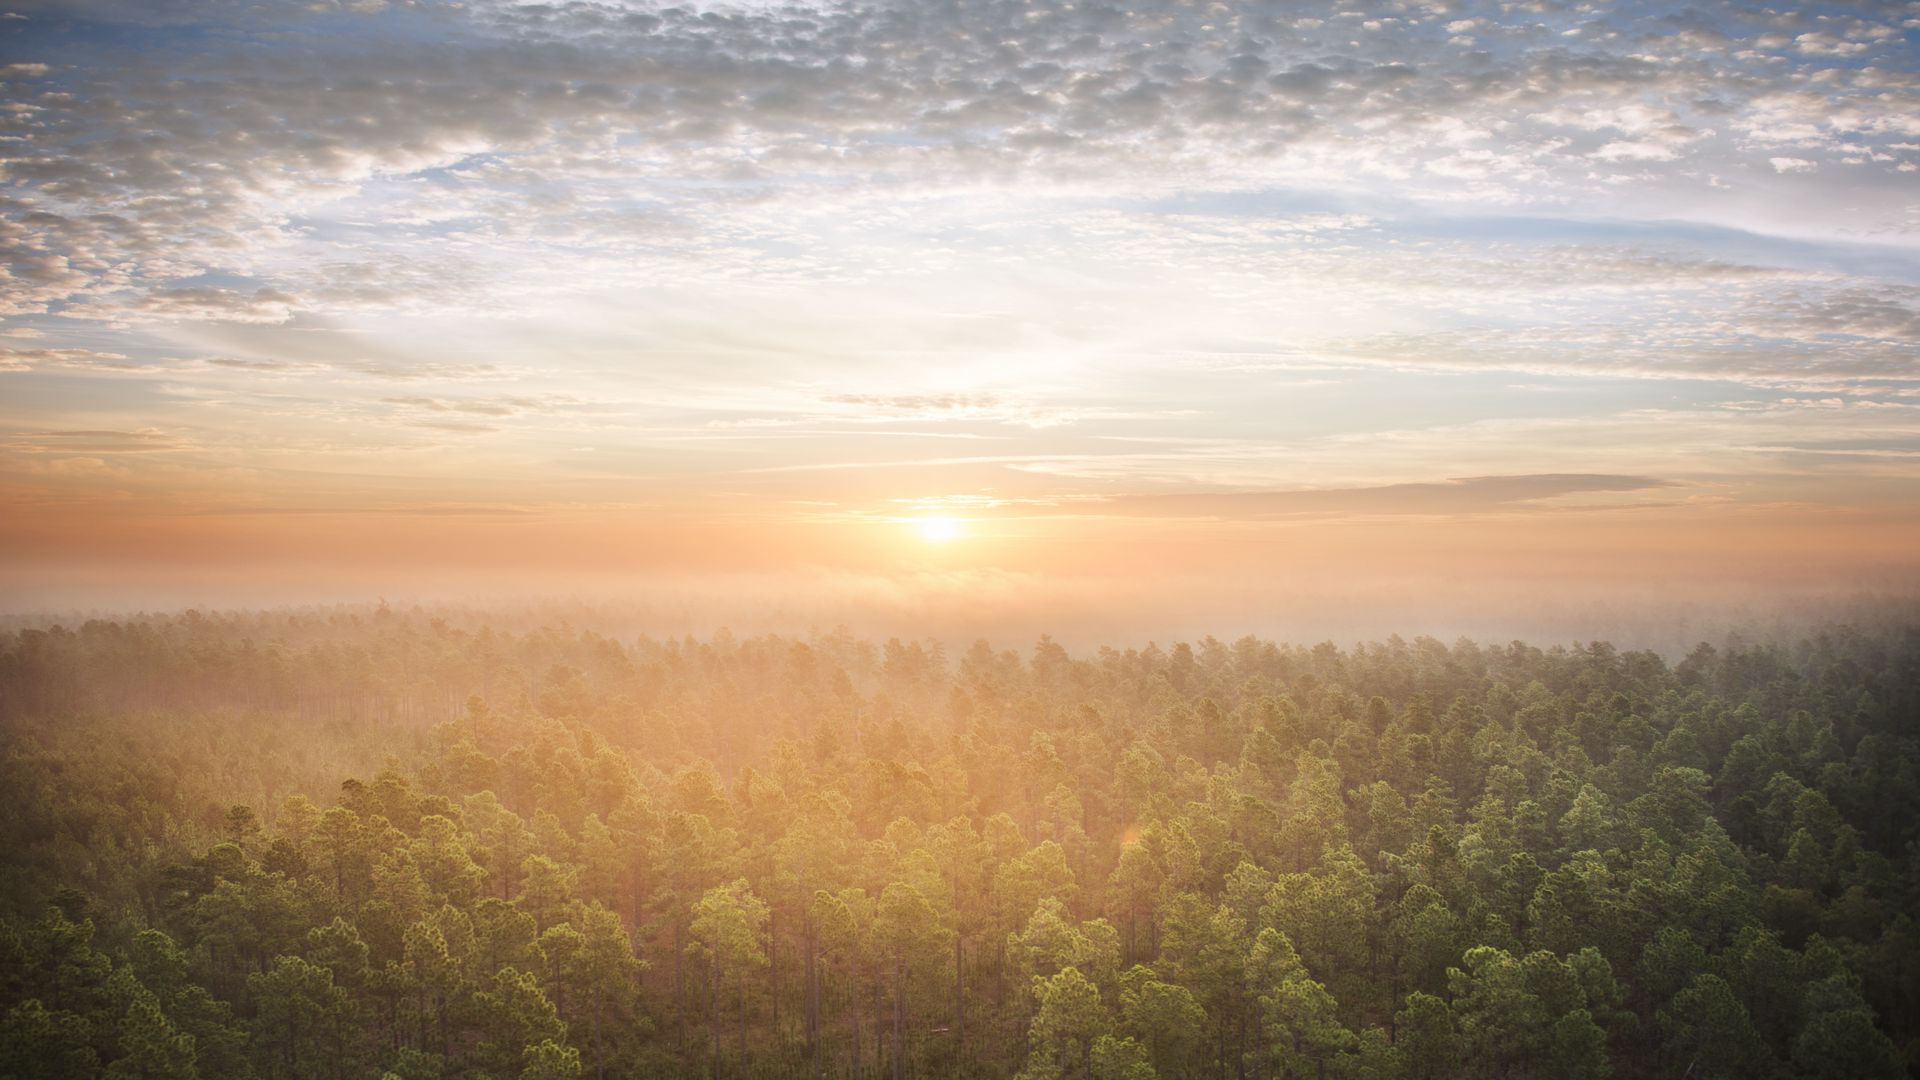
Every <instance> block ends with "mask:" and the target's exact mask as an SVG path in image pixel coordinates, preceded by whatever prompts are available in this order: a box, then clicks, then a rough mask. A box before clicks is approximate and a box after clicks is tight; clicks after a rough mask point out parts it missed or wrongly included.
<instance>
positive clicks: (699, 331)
mask: <svg viewBox="0 0 1920 1080" xmlns="http://www.w3.org/2000/svg"><path fill="white" fill-rule="evenodd" d="M6 14H8V16H9V17H8V18H6V19H0V42H4V43H5V46H6V55H7V57H9V60H10V62H9V63H7V64H5V65H0V87H4V91H3V92H4V101H5V108H4V109H0V179H4V181H5V183H4V184H0V241H4V243H0V496H3V497H4V498H5V499H6V500H7V501H8V504H9V505H11V506H14V507H16V508H18V509H20V510H22V511H27V512H31V513H34V514H36V515H40V516H42V517H43V518H47V519H48V520H52V521H55V522H57V521H58V520H63V518H62V515H65V516H66V518H65V519H70V520H71V521H72V522H74V523H75V524H74V525H73V528H74V529H75V530H79V529H82V528H83V524H82V523H91V524H85V525H84V527H85V528H101V527H105V526H101V525H98V524H97V522H100V521H109V520H118V521H121V522H122V525H121V527H122V528H124V527H125V522H129V521H139V520H148V519H150V518H151V517H152V515H155V514H161V513H179V514H243V515H259V514H270V513H286V514H289V515H299V514H307V515H310V514H314V513H319V512H327V513H332V512H335V511H343V512H344V511H345V510H354V511H377V512H378V513H380V514H392V513H404V512H407V511H408V510H409V508H420V509H421V510H422V512H426V511H427V510H431V511H433V512H434V513H444V512H447V511H448V508H452V511H453V512H455V513H466V512H467V511H468V510H469V509H479V510H484V509H487V508H493V509H495V510H498V511H501V512H502V513H504V514H507V515H509V516H523V515H530V514H531V515H538V514H542V513H548V514H556V515H566V514H574V513H581V512H585V511H586V509H588V508H595V507H598V508H626V509H629V510H632V511H633V512H636V513H641V512H645V513H660V514H671V515H675V516H676V517H675V520H683V521H692V522H700V523H703V527H706V526H712V527H714V528H723V529H724V528H748V529H765V528H768V527H770V524H769V523H773V525H775V526H777V525H778V523H781V522H788V523H791V522H811V523H815V524H834V523H837V524H838V525H840V526H844V527H846V528H865V527H869V526H870V525H872V524H873V523H876V522H882V523H883V522H887V521H891V520H893V519H894V518H896V517H897V516H899V515H901V514H903V513H914V512H920V510H923V509H925V508H928V507H936V506H939V507H948V508H954V507H958V508H962V509H964V508H967V507H973V508H975V509H976V510H977V511H978V512H979V513H980V514H982V515H983V517H991V518H992V519H993V520H996V521H1005V522H1014V521H1020V520H1027V521H1030V522H1032V523H1034V524H1033V527H1034V528H1035V529H1039V528H1040V527H1041V526H1040V525H1039V524H1038V523H1040V522H1044V521H1055V522H1057V521H1059V520H1061V519H1062V518H1076V517H1084V518H1087V519H1089V520H1092V519H1104V518H1111V517H1123V518H1139V519H1152V520H1157V521H1169V522H1170V521H1175V520H1196V519H1221V520H1233V521H1241V522H1245V521H1264V522H1268V523H1269V524H1281V523H1288V522H1297V521H1298V520H1299V519H1301V518H1303V517H1319V518H1335V517H1341V516H1344V515H1354V514H1357V515H1370V514H1380V515H1387V516H1392V515H1406V514H1420V515H1449V514H1456V515H1463V516H1475V515H1489V514H1498V515H1501V516H1512V517H1525V516H1527V515H1537V516H1541V517H1543V518H1544V517H1547V516H1552V515H1554V514H1555V513H1557V512H1558V511H1562V510H1566V509H1568V508H1570V507H1573V506H1583V507H1586V508H1588V509H1591V510H1592V511H1593V512H1594V513H1600V514H1605V513H1615V514H1627V513H1640V514H1644V513H1648V512H1655V513H1668V514H1670V515H1673V516H1672V518H1671V520H1673V521H1674V522H1675V524H1674V528H1675V529H1679V528H1683V527H1692V526H1691V525H1690V524H1688V523H1690V522H1693V521H1694V519H1693V518H1691V517H1686V516H1684V515H1694V514H1707V513H1722V512H1724V513H1745V512H1754V513H1763V512H1764V513H1772V514H1776V515H1779V516H1780V518H1781V520H1786V519H1788V518H1790V517H1791V516H1792V515H1795V514H1799V515H1803V516H1804V515H1815V516H1818V515H1826V514H1841V515H1847V514H1851V515H1856V516H1857V517H1858V518H1859V520H1863V521H1864V520H1867V519H1872V520H1874V521H1876V522H1879V524H1877V525H1875V526H1874V527H1875V528H1878V529H1882V530H1886V531H1887V532H1886V533H1885V535H1886V536H1893V535H1906V534H1905V533H1903V532H1901V531H1900V530H1907V529H1909V528H1910V525H1911V523H1910V522H1908V521H1907V520H1906V518H1905V516H1903V513H1902V511H1901V508H1902V507H1904V506H1908V505H1911V504H1912V502H1913V500H1914V499H1915V498H1916V497H1920V483H1916V481H1920V473H1916V471H1915V458H1916V456H1917V455H1920V414H1917V413H1916V412H1915V410H1916V409H1920V66H1916V64H1915V62H1914V55H1915V53H1914V44H1915V39H1916V36H1920V3H1880V4H1827V5H1814V6H1803V7H1800V8H1797V9H1794V10H1784V9H1772V8H1764V7H1750V8H1749V7H1740V6H1735V5H1725V4H1684V3H1624V4H1615V5H1598V6H1597V5H1587V4H1571V3H1560V2H1557V0H1543V2H1539V3H1530V4H1508V3H1478V2H1473V0H1431V2H1426V3H1414V2H1397V3H1378V4H1369V5H1361V6H1357V7H1356V6H1350V5H1344V4H1323V3H1311V2H1303V3H1271V4H1266V3H1262V4H1232V5H1229V4H1205V3H1171V2H1158V0H1152V2H1146V3H1125V4H1122V3H1117V2H1080V3H1075V4H1072V5H1066V4H1054V5H1044V4H1043V5H1035V4H1030V3H1025V2H1018V3H1016V2H1011V0H953V2H933V0H927V2H905V0H899V2H869V0H845V2H839V3H826V4H808V3H753V4H723V3H696V4H683V5H666V4H649V3H638V2H631V3H630V2H615V0H578V2H557V3H542V4H528V3H518V2H507V0H480V2H469V3H464V4H440V3H427V2H418V3H393V4H388V3H381V2H378V0H366V2H356V3H337V4H314V5H308V6H304V7H299V8H295V7H292V6H277V5H267V6H260V5H252V4H242V3H237V2H232V0H190V2H187V3H180V4H167V5H161V6H157V7H156V6H155V5H151V4H143V3H134V2H132V0H77V2H76V0H60V2H53V0H32V2H27V3H23V4H16V5H15V6H13V7H12V8H11V9H10V10H9V11H7V12H6ZM76 432H94V433H96V434H95V435H93V436H88V437H86V438H84V439H83V438H81V437H79V436H76V435H74V434H73V433H76ZM114 432H119V433H122V435H123V437H120V438H118V439H117V440H116V439H115V438H109V437H107V436H108V435H109V434H111V433H114ZM125 433H145V434H140V435H138V436H134V435H127V434H125ZM1460 478H1467V479H1460ZM1649 507H1652V508H1654V509H1653V510H1652V511H1649V509H1648V508H1649ZM1662 508H1664V509H1662ZM1683 511H1684V513H1683ZM622 512H625V511H624V510H623V511H622ZM729 523H731V524H729ZM45 527H47V528H53V527H54V526H51V525H48V526H45ZM1009 527H1011V526H1009ZM1196 527H1197V526H1196ZM1876 542H1877V541H1876ZM1875 550H1879V549H1878V548H1876V549H1875Z"/></svg>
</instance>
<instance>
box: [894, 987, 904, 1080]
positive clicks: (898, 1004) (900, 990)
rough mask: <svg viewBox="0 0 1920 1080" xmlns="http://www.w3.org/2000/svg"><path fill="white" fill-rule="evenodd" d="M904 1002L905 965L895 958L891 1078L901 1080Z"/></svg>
mask: <svg viewBox="0 0 1920 1080" xmlns="http://www.w3.org/2000/svg"><path fill="white" fill-rule="evenodd" d="M906 1003H907V965H906V964H904V963H901V962H900V961H898V960H896V961H894V966H893V1080H901V1077H902V1075H904V1070H905V1069H906V1064H907V1059H906V1055H905V1054H903V1053H901V1041H902V1034H903V1032H902V1027H903V1024H904V1021H905V1019H906Z"/></svg>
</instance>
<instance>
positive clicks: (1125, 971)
mask: <svg viewBox="0 0 1920 1080" xmlns="http://www.w3.org/2000/svg"><path fill="white" fill-rule="evenodd" d="M0 720H3V721H4V729H3V730H4V744H3V745H0V845H4V848H3V852H4V858H3V860H0V920H3V921H0V1077H7V1078H19V1080H42V1078H60V1077H93V1076H103V1075H104V1076H112V1077H121V1078H149V1080H160V1078H167V1080H181V1078H190V1077H196V1076H198V1077H202V1078H228V1077H233V1078H245V1077H258V1078H261V1080H292V1078H324V1080H346V1078H367V1080H381V1078H398V1080H452V1078H471V1080H481V1078H493V1080H506V1078H521V1080H557V1078H566V1077H594V1078H596V1080H602V1078H606V1077H637V1076H689V1077H691V1076H709V1075H710V1076H713V1077H716V1078H721V1077H726V1078H732V1077H795V1078H799V1077H828V1076H832V1077H875V1078H878V1077H893V1078H895V1080H900V1078H905V1077H966V1076H1019V1077H1023V1078H1031V1080H1040V1078H1054V1077H1061V1078H1067V1077H1071V1078H1100V1080H1151V1078H1153V1077H1169V1078H1170V1077H1194V1078H1202V1080H1207V1078H1213V1080H1223V1078H1228V1077H1231V1078H1234V1080H1240V1078H1247V1077H1260V1078H1267V1077H1312V1078H1314V1080H1322V1078H1329V1077H1354V1078H1363V1077H1364V1078H1379V1080H1387V1078H1405V1080H1438V1078H1444V1077H1469V1076H1471V1077H1499V1078H1511V1080H1519V1078H1529V1077H1538V1078H1546V1077H1570V1078H1598V1077H1603V1076H1614V1077H1626V1076H1670V1077H1742V1078H1746V1077H1754V1078H1764V1077H1790V1076H1791V1077H1836V1078H1838V1077H1848V1078H1874V1077H1889V1078H1893V1077H1901V1076H1907V1075H1913V1074H1915V1073H1916V1072H1920V1068H1916V1066H1920V927H1916V925H1915V915H1916V913H1920V842H1917V841H1916V829H1917V828H1920V742H1917V741H1916V738H1917V737H1920V632H1916V631H1915V630H1914V629H1912V628H1900V627H1873V628H1870V629H1849V628H1831V629H1828V630H1826V631H1824V632H1818V633H1813V634H1810V635H1809V636H1808V637H1807V638H1806V639H1805V640H1802V641H1800V642H1799V643H1797V644H1764V645H1762V644H1743V643H1741V642H1740V641H1738V640H1733V641H1726V642H1722V643H1720V644H1719V645H1717V646H1708V645H1702V646H1700V647H1699V648H1698V649H1696V650H1695V651H1694V652H1693V653H1692V654H1691V655H1689V656H1687V657H1685V658H1684V659H1683V660H1679V661H1677V662H1672V663H1670V662H1668V661H1666V660H1663V659H1662V658H1661V657H1660V656H1658V655H1655V654H1652V653H1644V652H1624V651H1617V650H1615V649H1614V648H1612V647H1609V646H1607V645H1605V644H1598V643H1595V644H1586V645H1581V646H1574V647H1555V648H1536V647H1533V646H1529V645H1525V644H1520V643H1514V644H1511V645H1502V646H1489V645H1479V644H1474V643H1471V642H1465V641H1462V642H1459V643H1456V644H1452V645H1448V644H1445V643H1442V642H1439V641H1435V640H1432V639H1427V638H1422V639H1418V640H1415V641H1411V642H1408V641H1402V640H1399V639H1393V640H1389V641H1387V642H1385V643H1377V644H1365V645H1359V646H1356V647H1353V648H1351V649H1344V650H1343V649H1341V648H1338V647H1336V646H1334V645H1332V644H1322V645H1317V646H1312V647H1297V646H1289V645H1279V644H1273V643H1269V642H1265V641H1259V640H1255V639H1251V638H1248V639H1244V640H1240V641H1236V642H1232V643H1226V642H1220V641H1215V640H1212V639H1207V640H1203V641H1199V642H1194V643H1190V644H1186V643H1183V644H1175V645H1171V646H1169V647H1148V648H1143V649H1126V650H1117V649H1102V650H1099V651H1097V652H1092V653H1085V654H1081V655H1073V654H1070V653H1069V652H1068V651H1067V650H1065V649H1063V648H1061V647H1060V646H1059V645H1057V644H1055V643H1053V642H1051V641H1049V640H1047V639H1045V638H1043V639H1041V640H1040V641H1039V642H1038V644H1037V645H1033V646H1031V647H1026V648H1023V649H1022V650H1020V651H1002V650H999V649H996V648H994V647H992V646H989V645H988V644H986V643H984V642H982V643H978V644H975V645H973V646H972V647H971V648H968V649H965V650H964V651H956V652H955V653H948V652H945V651H943V650H942V649H941V648H940V647H939V646H938V645H936V644H933V643H930V642H922V643H902V642H900V641H888V642H886V643H885V644H877V643H869V642H865V641H861V640H856V639H854V638H853V637H852V636H850V635H849V634H847V633H845V632H837V633H817V634H814V635H811V636H809V637H806V638H780V637H759V638H753V639H736V638H734V637H732V636H731V635H728V634H726V633H724V632H722V633H720V634H719V635H717V636H715V637H714V638H712V639H711V640H706V641H697V640H691V639H675V640H665V641H659V640H650V639H646V638H639V639H635V638H631V637H616V636H611V635H609V634H603V633H594V632H588V631H586V630H582V629H578V628H574V627H570V626H568V625H565V624H563V623H557V622H556V623H554V624H552V625H539V624H537V623H535V622H530V621H527V620H525V619H508V618H504V617H503V618H499V619H492V620H489V619H487V618H484V617H481V616H478V615H474V614H472V613H464V612H431V611H419V610H411V611H393V610H388V609H386V608H385V607H384V606H383V607H382V608H380V609H377V610H345V609H342V610H329V611H317V612H292V613H290V612H274V613H252V614H233V615H207V614H201V613H196V612H188V613H186V614H183V615H178V616H166V617H159V616H154V617H140V618H133V619H126V620H121V621H104V620H94V621H86V622H84V623H83V624H75V623H70V624H69V625H68V626H66V627H64V628H63V627H53V626H41V627H38V628H21V629H14V630H11V631H7V632H4V633H0Z"/></svg>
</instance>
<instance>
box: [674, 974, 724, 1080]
mask: <svg viewBox="0 0 1920 1080" xmlns="http://www.w3.org/2000/svg"><path fill="white" fill-rule="evenodd" d="M683 1025H684V1022H683ZM707 1026H708V1027H710V1028H712V1029H713V1080H720V964H719V962H718V961H715V962H714V964H713V973H712V975H711V976H709V978H708V979H707Z"/></svg>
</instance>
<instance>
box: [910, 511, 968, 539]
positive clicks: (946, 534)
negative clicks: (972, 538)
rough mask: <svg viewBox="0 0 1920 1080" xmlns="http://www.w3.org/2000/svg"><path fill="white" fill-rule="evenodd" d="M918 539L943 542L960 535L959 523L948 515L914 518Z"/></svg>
mask: <svg viewBox="0 0 1920 1080" xmlns="http://www.w3.org/2000/svg"><path fill="white" fill-rule="evenodd" d="M913 524H914V528H916V529H918V530H919V531H920V539H922V540H925V541H926V542H927V543H929V544H944V543H946V542H947V541H949V540H955V539H958V538H959V536H960V523H959V522H958V521H955V520H954V519H952V518H950V517H923V518H916V519H915V520H914V523H913Z"/></svg>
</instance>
